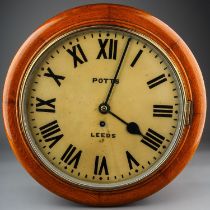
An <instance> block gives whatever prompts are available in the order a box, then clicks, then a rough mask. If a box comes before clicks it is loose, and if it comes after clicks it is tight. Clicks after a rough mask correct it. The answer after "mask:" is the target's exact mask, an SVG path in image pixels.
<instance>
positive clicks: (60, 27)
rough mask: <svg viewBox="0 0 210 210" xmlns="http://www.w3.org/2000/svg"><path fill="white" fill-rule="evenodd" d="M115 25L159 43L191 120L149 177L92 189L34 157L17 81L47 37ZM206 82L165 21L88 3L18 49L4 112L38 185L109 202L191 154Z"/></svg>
mask: <svg viewBox="0 0 210 210" xmlns="http://www.w3.org/2000/svg"><path fill="white" fill-rule="evenodd" d="M96 25H113V26H119V27H123V28H126V29H129V30H131V31H134V32H137V33H141V34H144V35H145V36H147V37H149V38H150V39H152V40H153V41H154V42H156V43H158V44H159V45H160V46H161V47H162V48H163V49H164V50H165V51H166V52H167V53H168V55H169V57H170V58H171V59H172V60H173V62H174V63H175V64H176V66H177V67H178V69H179V73H180V75H181V78H182V80H183V83H184V87H185V92H186V97H187V100H189V101H191V102H192V104H193V113H192V117H191V120H190V123H189V125H186V126H185V128H184V132H183V136H182V137H181V139H180V141H179V144H178V145H177V147H176V149H175V150H174V152H173V153H172V155H171V156H170V157H169V158H168V160H167V161H166V162H165V163H164V164H163V165H161V167H160V168H159V169H158V170H157V171H155V172H154V173H153V174H152V175H151V176H149V177H147V178H146V179H143V180H142V181H140V182H139V183H135V184H133V185H129V186H127V187H124V188H119V189H116V190H107V191H106V190H94V189H86V188H82V187H78V186H76V185H73V184H71V183H69V182H67V181H65V180H62V179H61V178H59V177H57V176H56V175H55V174H53V173H52V172H50V171H49V170H48V169H47V168H46V167H45V166H44V165H43V164H42V163H41V162H40V161H39V159H38V158H37V156H36V155H35V154H34V153H33V151H32V150H31V148H30V146H29V144H28V143H27V141H26V137H25V135H24V133H23V130H22V127H21V124H20V113H19V100H20V86H21V83H22V80H23V77H24V74H25V72H26V70H27V69H28V67H29V65H30V63H31V62H32V60H33V59H34V58H35V56H36V55H37V53H38V52H39V51H40V50H41V49H42V48H43V47H44V46H46V45H47V44H48V43H49V42H50V41H51V40H53V39H55V38H56V37H59V36H60V35H62V34H65V33H66V32H69V31H72V30H76V29H79V28H81V27H88V26H96ZM205 112H206V98H205V87H204V82H203V78H202V75H201V72H200V69H199V66H198V64H197V62H196V60H195V58H194V56H193V55H192V53H191V51H190V50H189V48H188V47H187V46H186V44H185V43H184V42H183V41H182V39H181V38H180V37H179V36H178V35H177V34H176V33H175V32H174V31H173V30H172V29H170V28H169V27H168V26H167V25H166V24H164V23H163V22H161V21H160V20H158V19H157V18H155V17H153V16H152V15H150V14H148V13H146V12H144V11H141V10H137V9H134V8H131V7H127V6H121V5H114V4H96V5H87V6H82V7H78V8H74V9H70V10H67V11H65V12H63V13H61V14H59V15H57V16H55V17H54V18H51V19H50V20H48V21H47V22H46V23H44V24H43V25H42V26H41V27H40V28H38V29H37V30H36V31H35V32H34V33H33V34H32V35H31V36H30V37H29V38H28V39H27V41H26V42H25V43H24V44H23V46H22V47H21V48H20V50H19V51H18V53H17V54H16V56H15V58H14V60H13V62H12V64H11V66H10V68H9V72H8V74H7V78H6V82H5V87H4V93H3V117H4V124H5V129H6V133H7V137H8V139H9V143H10V145H11V147H12V150H13V151H14V153H15V155H16V157H17V158H18V160H19V161H20V162H21V163H22V165H23V166H24V167H25V169H26V170H27V171H28V172H29V173H30V174H31V176H33V177H34V179H36V180H37V181H38V182H39V183H40V184H41V185H43V186H45V187H46V188H47V189H49V190H50V191H52V192H54V193H56V194H58V195H60V196H62V197H64V198H67V199H70V200H73V201H75V202H79V203H83V204H88V205H98V206H113V205H122V204H126V203H129V202H132V201H136V200H138V199H141V198H144V197H146V196H149V195H151V194H152V193H154V192H156V191H158V190H160V189H161V188H163V187H164V186H165V185H167V184H168V183H169V182H170V181H171V180H173V179H174V178H175V177H176V176H177V175H178V174H179V173H180V172H181V170H182V169H183V168H184V167H185V165H186V164H187V162H188V161H189V160H190V159H191V157H192V156H193V154H194V152H195V150H196V148H197V146H198V144H199V141H200V138H201V134H202V129H203V126H204V121H205Z"/></svg>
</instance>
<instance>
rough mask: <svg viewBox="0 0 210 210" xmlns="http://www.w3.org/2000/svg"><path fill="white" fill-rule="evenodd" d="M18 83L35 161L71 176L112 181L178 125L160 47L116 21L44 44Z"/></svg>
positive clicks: (167, 146) (178, 110)
mask: <svg viewBox="0 0 210 210" xmlns="http://www.w3.org/2000/svg"><path fill="white" fill-rule="evenodd" d="M24 81H25V82H24V84H23V85H22V100H21V104H20V105H21V106H20V108H21V113H23V114H22V116H21V117H22V124H23V128H24V131H25V135H26V136H27V139H28V142H29V144H30V146H31V148H32V149H33V151H34V153H35V154H36V155H37V156H39V158H40V161H41V162H42V163H43V164H44V165H45V166H46V167H47V168H48V169H49V170H51V171H53V172H54V173H56V174H57V175H58V176H60V177H62V178H63V179H65V180H68V181H70V182H73V183H76V184H79V185H83V186H86V187H93V188H94V187H95V188H114V187H118V186H124V185H128V184H131V183H134V182H137V181H139V180H141V179H143V178H144V177H146V176H148V175H149V174H151V173H152V172H154V171H155V170H156V169H157V168H158V167H160V165H161V164H162V163H163V162H164V161H165V160H166V159H167V157H169V155H170V154H171V153H172V152H173V149H174V148H175V146H176V145H177V143H178V141H179V137H180V135H181V133H182V128H183V125H184V101H185V98H184V91H183V86H182V82H181V80H180V77H179V74H178V72H177V70H176V69H175V67H174V66H173V65H172V63H171V61H170V59H169V58H168V57H167V56H166V55H165V54H164V51H163V50H162V49H161V48H160V47H158V46H157V45H155V44H154V43H152V42H151V41H149V40H148V39H147V38H146V37H143V36H142V35H137V34H134V33H131V32H128V31H124V30H122V29H119V28H109V27H101V28H92V29H83V30H80V31H76V32H74V33H70V34H66V35H64V36H63V37H60V38H59V39H57V40H54V41H53V42H52V43H50V44H49V45H48V46H47V47H45V49H44V50H43V51H42V53H40V54H39V56H37V58H36V59H35V61H34V62H33V64H32V65H31V67H30V68H29V70H28V73H27V75H26V76H25V80H24Z"/></svg>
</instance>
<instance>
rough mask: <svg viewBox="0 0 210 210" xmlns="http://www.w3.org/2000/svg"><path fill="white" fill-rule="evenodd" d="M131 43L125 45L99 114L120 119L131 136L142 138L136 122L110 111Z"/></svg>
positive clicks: (128, 41) (129, 39)
mask: <svg viewBox="0 0 210 210" xmlns="http://www.w3.org/2000/svg"><path fill="white" fill-rule="evenodd" d="M130 41H131V38H128V40H127V43H126V45H125V48H124V51H123V54H122V57H121V59H120V62H119V65H118V67H117V71H116V73H115V76H114V79H113V82H112V84H111V87H110V89H109V92H108V94H107V97H106V100H105V102H104V103H102V104H101V105H100V106H99V112H101V113H102V114H107V113H109V114H111V115H112V116H113V117H115V118H116V119H118V120H119V121H121V122H122V123H124V124H125V125H126V128H127V131H128V132H129V133H130V134H136V135H140V136H143V135H142V133H141V131H140V129H139V126H138V125H137V124H136V123H135V122H129V123H128V122H126V121H124V120H123V119H122V118H120V117H119V116H117V115H116V114H114V113H113V112H111V110H110V106H109V105H108V102H109V98H110V96H111V93H112V90H113V87H114V84H115V81H116V79H117V76H118V74H119V72H120V69H121V66H122V63H123V60H124V58H125V54H126V52H127V49H128V46H129V44H130Z"/></svg>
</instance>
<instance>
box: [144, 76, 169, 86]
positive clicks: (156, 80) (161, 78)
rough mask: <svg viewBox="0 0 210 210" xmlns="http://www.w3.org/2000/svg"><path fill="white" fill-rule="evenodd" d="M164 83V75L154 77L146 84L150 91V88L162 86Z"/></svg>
mask: <svg viewBox="0 0 210 210" xmlns="http://www.w3.org/2000/svg"><path fill="white" fill-rule="evenodd" d="M165 81H167V78H166V76H165V74H161V75H160V76H158V77H155V78H154V79H152V80H150V81H149V82H147V85H148V86H149V88H150V89H152V88H154V87H156V86H158V85H160V84H162V83H163V82H165Z"/></svg>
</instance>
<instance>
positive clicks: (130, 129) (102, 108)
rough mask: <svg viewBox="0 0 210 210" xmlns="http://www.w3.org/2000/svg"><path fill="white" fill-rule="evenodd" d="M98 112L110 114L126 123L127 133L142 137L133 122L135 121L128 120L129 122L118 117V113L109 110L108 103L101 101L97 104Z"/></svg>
mask: <svg viewBox="0 0 210 210" xmlns="http://www.w3.org/2000/svg"><path fill="white" fill-rule="evenodd" d="M99 112H100V113H102V114H111V115H112V116H113V117H115V118H116V119H118V120H119V121H121V122H122V123H124V124H125V125H126V129H127V131H128V133H130V134H136V135H140V136H142V137H143V134H142V133H141V131H140V129H139V126H138V124H137V123H135V122H129V123H128V122H126V121H125V120H123V119H122V118H121V117H119V116H118V115H116V114H115V113H113V112H112V111H111V110H110V106H109V105H108V104H105V103H102V104H101V105H100V106H99Z"/></svg>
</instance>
